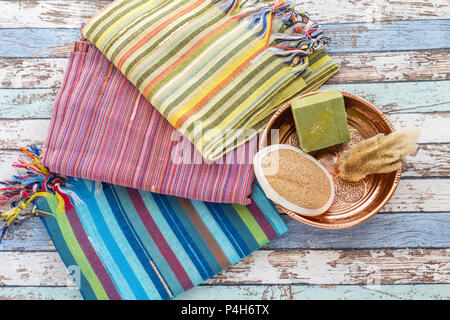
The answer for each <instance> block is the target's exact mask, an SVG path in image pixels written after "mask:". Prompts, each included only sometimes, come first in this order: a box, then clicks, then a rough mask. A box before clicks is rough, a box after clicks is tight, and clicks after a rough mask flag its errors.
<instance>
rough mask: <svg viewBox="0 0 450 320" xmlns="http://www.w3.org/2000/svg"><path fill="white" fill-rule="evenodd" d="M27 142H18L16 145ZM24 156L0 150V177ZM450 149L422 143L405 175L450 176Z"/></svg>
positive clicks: (11, 172)
mask: <svg viewBox="0 0 450 320" xmlns="http://www.w3.org/2000/svg"><path fill="white" fill-rule="evenodd" d="M24 145H26V144H24V143H21V142H20V141H18V142H17V145H16V147H18V146H24ZM20 156H23V154H22V152H21V151H18V150H0V179H7V178H8V177H10V176H11V175H12V174H14V173H15V170H14V169H13V168H12V167H11V164H12V163H13V162H15V161H16V160H17V158H18V157H20ZM449 158H450V150H449V145H448V144H422V145H419V149H418V151H417V154H416V155H415V156H414V157H408V158H407V160H406V161H405V162H404V165H403V178H405V177H430V178H434V177H450V161H449Z"/></svg>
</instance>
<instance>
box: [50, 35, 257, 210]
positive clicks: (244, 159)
mask: <svg viewBox="0 0 450 320" xmlns="http://www.w3.org/2000/svg"><path fill="white" fill-rule="evenodd" d="M256 151H257V137H255V138H253V139H252V140H251V141H250V142H248V143H246V144H244V145H242V146H241V147H239V148H237V149H235V150H233V151H231V152H230V153H228V154H227V156H226V157H224V158H223V159H221V161H218V162H216V163H206V162H205V161H204V160H203V159H202V157H201V155H200V153H199V152H198V151H197V150H196V149H195V147H194V146H193V145H192V144H191V143H190V142H189V140H187V139H183V136H182V135H180V134H179V133H178V131H177V130H175V128H173V127H172V126H171V125H170V124H169V123H168V122H167V120H166V119H165V118H164V117H162V116H161V114H160V113H159V112H158V111H157V110H156V109H155V108H153V107H152V106H151V105H150V103H149V102H148V101H147V100H146V99H144V98H143V97H142V95H141V94H140V93H139V91H138V90H137V89H136V88H135V87H134V86H133V85H132V84H131V83H130V82H129V81H128V80H127V79H126V78H125V77H124V76H123V75H122V74H121V73H120V71H119V70H118V69H117V68H116V67H114V65H113V64H111V63H110V62H109V61H108V59H106V58H105V56H103V55H102V54H101V52H100V51H98V50H97V49H96V48H95V47H93V46H90V45H88V44H87V43H86V42H85V41H80V42H76V43H75V45H74V50H73V52H71V53H70V55H69V61H68V65H67V70H66V73H65V77H64V80H63V83H62V85H61V88H60V90H59V92H58V94H57V96H56V98H55V101H54V107H53V113H52V118H51V123H50V129H49V133H48V136H47V139H46V142H45V146H44V157H43V160H42V163H43V165H45V166H46V167H48V168H49V169H50V170H51V171H52V172H55V173H58V174H62V175H66V176H71V177H77V178H83V179H90V180H95V181H102V182H108V183H112V184H118V185H122V186H126V187H133V188H137V189H142V190H147V191H152V192H156V193H162V194H168V195H174V196H178V197H183V198H189V199H196V200H201V201H210V202H221V203H240V204H249V203H250V195H251V192H252V185H253V181H254V173H253V166H252V165H251V161H252V159H253V155H254V154H255V152H256Z"/></svg>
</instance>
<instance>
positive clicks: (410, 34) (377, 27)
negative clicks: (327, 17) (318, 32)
mask: <svg viewBox="0 0 450 320" xmlns="http://www.w3.org/2000/svg"><path fill="white" fill-rule="evenodd" d="M323 28H324V29H326V30H327V32H328V33H329V35H330V36H331V39H332V44H331V45H330V47H331V48H330V51H329V52H330V53H342V52H372V51H406V50H422V49H444V48H449V47H450V20H403V21H387V22H382V23H379V24H370V23H345V24H327V25H323Z"/></svg>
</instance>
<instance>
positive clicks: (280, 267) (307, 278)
mask: <svg viewBox="0 0 450 320" xmlns="http://www.w3.org/2000/svg"><path fill="white" fill-rule="evenodd" d="M0 259H1V261H2V264H0V286H11V285H14V286H73V285H74V283H73V281H72V279H71V278H70V277H69V273H68V269H67V268H66V267H65V266H64V264H63V263H62V261H61V259H60V257H59V255H58V253H56V252H0ZM449 259H450V249H378V250H259V251H256V252H255V253H253V254H252V255H250V256H248V257H247V258H244V259H243V260H241V261H240V262H238V263H237V264H235V265H233V266H230V267H229V268H228V269H226V270H225V271H223V272H221V273H219V274H218V275H216V276H215V277H213V278H211V279H209V280H207V281H206V282H205V284H209V285H212V284H239V285H243V284H272V285H273V284H326V285H330V284H333V285H339V284H346V285H350V284H353V285H383V284H391V285H392V284H408V283H412V284H417V283H427V284H440V283H450V262H449ZM73 271H74V270H73Z"/></svg>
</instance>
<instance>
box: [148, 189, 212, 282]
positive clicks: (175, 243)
mask: <svg viewBox="0 0 450 320" xmlns="http://www.w3.org/2000/svg"><path fill="white" fill-rule="evenodd" d="M139 193H140V195H141V197H142V200H143V201H144V203H145V206H146V207H147V210H148V212H149V213H150V215H151V216H152V218H153V220H154V221H155V224H156V225H157V226H158V228H159V230H160V231H161V233H162V234H163V235H164V237H165V239H166V241H167V243H168V245H169V246H170V248H171V249H172V251H173V253H174V254H175V255H176V257H177V259H178V260H179V261H180V262H182V264H183V267H184V269H185V271H186V273H187V274H188V275H189V278H190V279H191V282H192V283H201V282H203V281H204V280H203V278H202V276H201V275H200V273H199V272H198V270H197V268H196V267H195V265H194V263H193V262H192V259H191V257H189V255H188V254H187V253H186V251H185V250H184V248H183V246H182V245H181V243H180V241H179V240H178V238H177V236H176V235H175V234H174V232H173V231H172V228H170V226H169V224H168V223H167V221H166V219H165V218H164V216H163V215H162V213H161V211H160V209H159V207H158V205H157V204H156V202H155V200H154V199H153V196H152V194H151V193H150V192H147V191H142V190H139Z"/></svg>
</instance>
